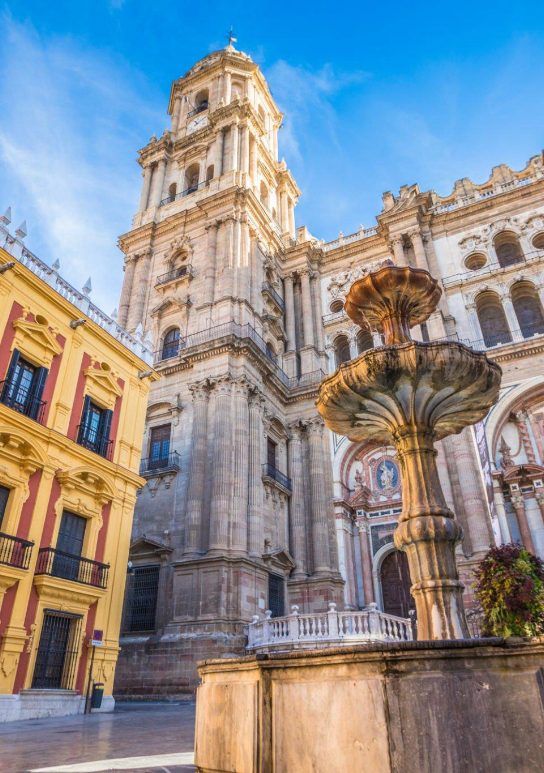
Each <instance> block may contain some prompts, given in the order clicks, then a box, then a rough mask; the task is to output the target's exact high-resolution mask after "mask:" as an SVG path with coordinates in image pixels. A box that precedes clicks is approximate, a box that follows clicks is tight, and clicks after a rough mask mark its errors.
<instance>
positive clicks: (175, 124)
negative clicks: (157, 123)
mask: <svg viewBox="0 0 544 773" xmlns="http://www.w3.org/2000/svg"><path fill="white" fill-rule="evenodd" d="M180 110H181V94H178V95H177V96H176V98H175V100H174V110H173V111H172V133H173V134H174V136H175V135H176V134H177V133H178V129H179V114H180Z"/></svg>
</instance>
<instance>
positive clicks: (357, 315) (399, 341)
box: [317, 266, 501, 639]
mask: <svg viewBox="0 0 544 773" xmlns="http://www.w3.org/2000/svg"><path fill="white" fill-rule="evenodd" d="M440 295H441V290H440V288H439V286H438V283H437V282H436V280H434V279H433V278H432V277H431V275H430V274H429V273H428V272H427V271H424V270H422V269H415V268H410V267H395V266H386V267H385V268H382V269H380V270H379V271H376V272H374V273H372V274H369V275H367V276H365V277H364V278H362V279H360V280H358V281H357V282H355V283H354V284H353V286H352V288H351V290H350V292H349V293H348V296H347V299H346V303H345V306H344V308H345V310H346V313H347V314H348V315H349V316H350V317H351V319H353V321H354V322H356V323H357V324H359V325H361V326H362V327H365V328H367V327H370V329H371V330H378V331H379V332H381V333H383V335H384V339H385V345H384V346H382V347H379V348H377V349H371V350H369V351H367V352H365V353H364V354H362V355H361V356H360V357H358V358H357V359H356V360H352V361H351V362H347V363H344V364H343V365H341V366H340V368H339V369H338V370H337V371H336V373H334V375H332V376H330V377H329V378H327V379H325V380H324V381H323V383H322V384H321V388H320V393H319V399H318V401H317V409H318V411H319V413H320V414H321V416H322V417H323V418H324V420H325V423H326V424H327V426H328V427H329V428H330V429H332V430H334V431H335V432H337V433H339V434H342V435H346V436H347V437H348V438H349V439H350V440H354V441H361V440H367V439H374V440H376V441H379V442H381V443H393V444H394V445H395V447H396V450H397V455H398V460H399V465H400V469H401V476H402V486H403V510H402V514H401V517H400V519H399V525H398V527H397V529H396V531H395V545H396V547H397V548H398V549H399V550H403V551H405V552H406V554H407V557H408V564H409V567H410V577H411V581H412V594H413V596H414V600H415V603H416V609H417V617H418V638H419V639H459V638H468V629H467V625H466V621H465V616H464V612H463V603H462V592H463V586H462V584H461V582H460V581H459V576H458V573H457V567H456V563H455V545H456V543H457V542H458V541H459V540H460V539H461V537H462V529H461V527H460V525H459V524H458V522H457V521H456V520H455V517H454V514H453V512H452V511H451V510H450V509H449V508H448V506H447V505H446V501H445V499H444V494H443V492H442V487H441V485H440V480H439V477H438V469H437V466H436V450H435V448H434V443H435V441H436V440H440V439H441V438H444V437H446V436H448V435H452V434H455V433H458V432H460V431H461V430H462V429H463V428H464V427H466V426H467V425H469V424H474V423H476V422H478V421H480V420H481V419H483V418H484V416H485V415H486V413H487V412H488V410H489V408H490V407H491V406H492V405H493V403H494V402H495V401H496V399H497V396H498V392H499V386H500V380H501V369H500V367H499V366H498V365H497V364H496V363H494V362H492V361H490V360H488V359H487V357H486V356H485V355H484V354H482V353H480V352H474V351H472V350H471V349H469V348H468V347H466V346H464V345H463V344H460V343H457V342H443V341H435V342H428V343H420V342H419V341H413V340H411V337H410V328H411V327H413V326H414V325H416V324H419V323H421V322H423V321H425V319H427V318H428V317H429V315H430V314H431V313H432V312H433V311H434V309H435V308H436V306H437V304H438V300H439V298H440Z"/></svg>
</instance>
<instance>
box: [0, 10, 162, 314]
mask: <svg viewBox="0 0 544 773" xmlns="http://www.w3.org/2000/svg"><path fill="white" fill-rule="evenodd" d="M1 23H2V29H3V32H4V38H3V40H4V45H3V47H2V48H3V54H2V59H0V106H1V114H2V123H1V126H0V168H1V181H0V209H2V210H3V209H4V208H5V207H7V206H8V205H10V204H11V205H12V207H13V212H14V218H16V221H17V222H15V221H14V222H15V224H17V223H18V221H20V220H22V219H23V218H26V220H27V223H28V231H29V237H28V238H27V244H28V246H29V248H30V249H32V250H33V251H35V252H36V253H37V254H38V255H39V256H40V257H41V258H42V259H44V260H45V261H46V262H52V261H53V260H55V259H56V258H58V259H59V260H60V262H61V273H63V275H64V276H65V277H66V278H67V279H68V280H69V281H71V282H72V283H73V284H75V285H76V286H79V287H81V286H82V285H83V283H84V282H85V280H86V279H87V277H88V276H89V275H91V276H92V279H93V286H94V288H95V291H94V293H93V300H95V302H97V303H99V304H100V305H102V306H104V308H105V310H106V311H111V309H112V308H113V307H114V306H116V305H117V297H118V293H119V288H120V284H121V279H122V271H121V266H122V255H121V253H120V252H119V251H118V249H117V248H116V240H117V235H118V234H119V233H120V232H122V231H125V230H127V229H128V228H129V225H130V217H131V215H132V214H133V213H134V212H135V210H136V206H137V197H138V192H139V187H140V179H141V178H140V173H139V168H138V166H137V164H136V163H135V151H136V149H137V148H138V147H141V146H142V145H143V144H145V142H146V141H147V139H148V137H149V136H150V134H151V133H152V132H153V131H157V129H158V128H159V127H160V126H161V124H163V125H164V124H165V116H164V113H163V109H164V103H165V97H164V96H161V97H160V98H157V96H156V95H155V94H152V93H151V90H150V88H149V86H148V85H147V83H146V82H145V81H144V79H143V78H142V76H141V75H140V74H139V73H137V72H134V71H133V70H131V69H130V68H129V67H128V66H127V65H126V64H125V63H124V62H123V61H122V60H117V59H115V58H113V57H111V56H109V55H106V54H102V53H100V52H97V51H94V50H89V49H85V48H84V47H82V45H81V44H80V43H79V42H75V41H72V40H70V39H66V38H65V39H49V40H47V41H45V40H43V39H41V38H40V37H39V36H38V35H37V33H36V32H35V31H34V29H33V28H32V27H30V26H29V25H21V24H18V23H16V22H15V21H13V20H12V19H11V18H10V17H9V16H7V15H5V16H4V17H3V18H1ZM161 113H162V115H161Z"/></svg>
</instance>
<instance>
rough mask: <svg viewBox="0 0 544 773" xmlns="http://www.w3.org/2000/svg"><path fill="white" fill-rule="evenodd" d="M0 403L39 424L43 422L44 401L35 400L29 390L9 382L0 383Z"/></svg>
mask: <svg viewBox="0 0 544 773" xmlns="http://www.w3.org/2000/svg"><path fill="white" fill-rule="evenodd" d="M0 403H3V404H4V405H7V407H8V408H12V409H13V410H14V411H17V413H22V414H23V416H28V417H29V419H34V420H35V421H37V422H39V423H40V424H41V423H42V422H43V415H44V411H45V406H46V405H47V403H46V401H45V400H37V399H36V398H35V397H32V395H31V394H30V392H29V390H27V389H23V388H21V386H20V385H19V386H17V385H15V384H13V383H11V382H9V381H0Z"/></svg>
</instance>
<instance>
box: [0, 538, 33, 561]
mask: <svg viewBox="0 0 544 773" xmlns="http://www.w3.org/2000/svg"><path fill="white" fill-rule="evenodd" d="M33 546H34V543H33V542H30V541H29V540H26V539H21V537H14V536H12V535H11V534H5V533H4V532H3V531H0V564H5V565H6V566H14V567H16V568H17V569H28V566H29V564H30V554H31V553H32V548H33Z"/></svg>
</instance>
